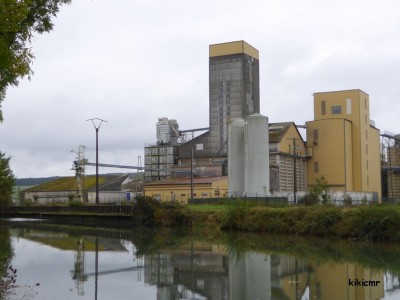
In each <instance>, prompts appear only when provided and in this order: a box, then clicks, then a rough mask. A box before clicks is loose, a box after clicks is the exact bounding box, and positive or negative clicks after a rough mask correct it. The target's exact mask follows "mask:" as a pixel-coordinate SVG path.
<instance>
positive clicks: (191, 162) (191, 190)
mask: <svg viewBox="0 0 400 300" xmlns="http://www.w3.org/2000/svg"><path fill="white" fill-rule="evenodd" d="M190 199H193V149H192V152H191V156H190Z"/></svg>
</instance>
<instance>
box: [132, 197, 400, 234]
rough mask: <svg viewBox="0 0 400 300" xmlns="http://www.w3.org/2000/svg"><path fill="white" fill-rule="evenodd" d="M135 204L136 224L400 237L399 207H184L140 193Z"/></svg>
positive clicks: (247, 204) (241, 203) (228, 204)
mask: <svg viewBox="0 0 400 300" xmlns="http://www.w3.org/2000/svg"><path fill="white" fill-rule="evenodd" d="M134 206H135V207H134V211H135V224H136V225H145V226H167V227H168V226H176V225H182V226H187V227H192V228H195V229H196V228H197V229H204V230H215V229H217V230H218V229H222V230H225V231H228V230H236V231H246V232H270V233H277V234H290V235H296V236H320V237H337V238H351V239H355V240H370V241H377V240H384V241H400V232H399V228H400V206H399V205H381V204H375V205H363V206H358V207H337V206H331V205H320V204H318V205H312V206H295V207H289V206H287V207H269V206H266V205H260V204H254V203H252V202H249V201H245V200H240V199H238V200H233V201H232V200H230V202H226V203H225V204H219V205H201V204H199V205H186V206H185V205H179V204H174V203H160V202H158V201H155V200H153V199H151V198H146V197H144V198H141V199H138V201H137V202H136V203H135V204H134Z"/></svg>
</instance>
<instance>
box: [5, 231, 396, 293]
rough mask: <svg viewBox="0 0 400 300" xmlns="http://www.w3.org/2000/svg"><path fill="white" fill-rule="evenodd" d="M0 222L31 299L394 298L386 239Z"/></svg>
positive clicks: (392, 252) (392, 251)
mask: <svg viewBox="0 0 400 300" xmlns="http://www.w3.org/2000/svg"><path fill="white" fill-rule="evenodd" d="M7 226H9V227H10V233H11V236H12V238H11V242H12V246H13V249H14V257H13V258H12V263H13V265H16V266H17V267H18V270H19V280H22V282H24V281H28V282H29V281H31V282H32V281H35V282H36V281H38V282H40V283H41V286H40V288H39V289H38V293H39V296H38V299H55V298H57V299H96V300H97V299H99V300H100V299H157V300H175V299H208V300H214V299H215V300H220V299H229V300H246V299H251V300H253V299H259V300H264V299H268V300H269V299H278V300H280V299H282V300H283V299H294V300H298V299H302V300H306V299H328V300H329V299H332V300H336V299H352V300H361V299H399V298H400V283H399V276H398V275H399V274H400V262H399V261H398V257H399V255H398V254H400V249H399V246H397V245H393V244H392V245H375V246H372V245H368V244H360V243H348V242H343V241H342V242H337V241H335V242H334V243H333V242H332V241H322V240H313V241H309V240H304V239H303V240H297V239H296V240H290V239H288V240H287V239H285V238H282V237H280V238H277V237H268V236H261V235H237V234H234V235H219V236H218V237H215V238H210V237H207V238H206V237H201V236H193V235H184V234H183V233H182V232H178V233H176V232H171V233H165V232H163V233H161V234H158V233H157V232H144V231H140V230H139V231H133V232H132V231H121V230H113V231H107V230H99V229H93V228H92V229H88V228H76V227H71V226H68V227H56V226H52V225H49V224H45V225H44V224H39V225H33V224H30V225H29V226H28V227H26V225H22V224H19V225H16V224H7ZM3 231H4V230H3ZM1 232H2V231H0V233H1ZM41 274H45V275H41ZM66 275H67V276H66Z"/></svg>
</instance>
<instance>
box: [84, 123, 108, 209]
mask: <svg viewBox="0 0 400 300" xmlns="http://www.w3.org/2000/svg"><path fill="white" fill-rule="evenodd" d="M86 121H91V122H92V124H93V126H94V129H96V204H99V202H100V201H99V129H100V126H101V124H102V123H103V122H107V121H106V120H102V119H99V118H93V119H89V120H86Z"/></svg>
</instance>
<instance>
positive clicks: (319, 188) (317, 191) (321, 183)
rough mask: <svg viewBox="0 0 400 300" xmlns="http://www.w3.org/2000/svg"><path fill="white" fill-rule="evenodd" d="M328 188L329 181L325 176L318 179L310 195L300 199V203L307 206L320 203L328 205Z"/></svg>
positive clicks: (310, 190)
mask: <svg viewBox="0 0 400 300" xmlns="http://www.w3.org/2000/svg"><path fill="white" fill-rule="evenodd" d="M327 187H328V181H327V180H326V178H325V177H324V176H321V177H319V178H317V179H316V181H315V184H313V185H311V186H310V188H309V190H308V193H307V194H305V195H304V197H303V198H302V199H300V203H301V204H305V205H315V204H319V203H320V202H321V203H322V204H328V202H329V194H328V193H327Z"/></svg>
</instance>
